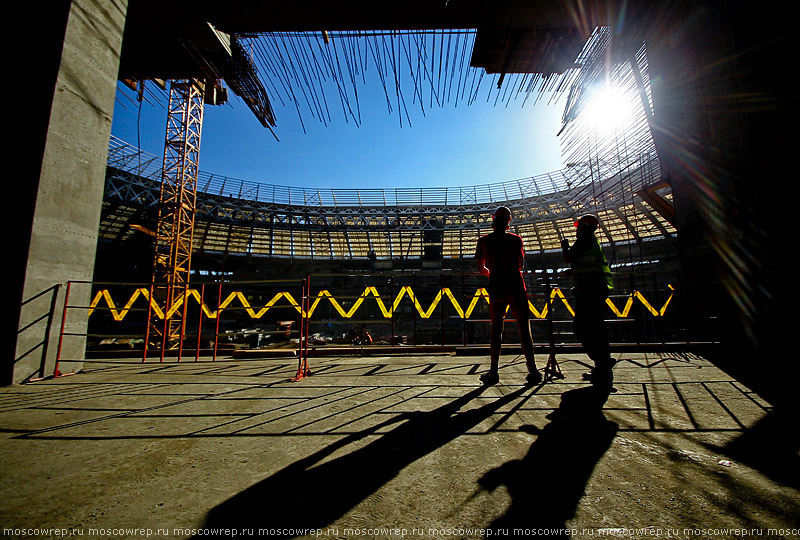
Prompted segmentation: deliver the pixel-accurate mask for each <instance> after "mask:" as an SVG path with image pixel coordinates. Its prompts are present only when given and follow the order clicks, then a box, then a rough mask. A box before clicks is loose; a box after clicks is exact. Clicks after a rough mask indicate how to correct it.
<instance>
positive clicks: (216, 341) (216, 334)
mask: <svg viewBox="0 0 800 540" xmlns="http://www.w3.org/2000/svg"><path fill="white" fill-rule="evenodd" d="M221 305H222V282H221V281H220V282H219V291H218V294H217V325H216V329H215V330H214V356H212V357H211V361H212V362H216V360H217V345H218V344H219V320H220V319H221V318H222V313H221V311H222V310H221V307H220V306H221Z"/></svg>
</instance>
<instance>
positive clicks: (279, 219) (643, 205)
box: [100, 139, 675, 271]
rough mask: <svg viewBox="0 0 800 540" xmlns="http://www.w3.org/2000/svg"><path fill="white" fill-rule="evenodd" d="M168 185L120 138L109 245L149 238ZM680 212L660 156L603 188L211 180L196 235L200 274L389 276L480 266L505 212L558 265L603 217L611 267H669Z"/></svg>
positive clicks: (109, 197) (110, 189)
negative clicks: (588, 223) (215, 264)
mask: <svg viewBox="0 0 800 540" xmlns="http://www.w3.org/2000/svg"><path fill="white" fill-rule="evenodd" d="M159 178H160V163H159V162H158V159H157V158H156V157H155V156H152V155H143V154H142V153H140V152H138V151H137V150H136V149H134V148H132V147H130V146H128V145H126V144H125V143H124V142H122V141H120V140H118V139H114V140H112V145H111V151H110V158H109V167H108V174H107V180H106V193H105V202H104V207H103V217H102V223H101V228H100V236H101V241H105V242H110V243H113V244H116V245H120V244H125V243H126V242H128V241H129V240H131V238H133V237H134V236H136V235H138V234H141V233H139V232H137V227H132V226H131V225H138V226H139V227H145V228H146V225H147V224H152V223H153V222H154V220H155V219H156V215H157V213H156V211H157V203H158V193H159V189H160V180H159ZM669 204H670V195H669V187H668V186H667V185H666V184H662V183H661V182H660V172H659V168H658V160H657V158H656V156H655V155H654V154H645V155H642V156H641V157H639V158H638V159H636V160H634V161H632V162H631V163H630V164H629V165H628V166H627V167H626V169H624V170H620V171H617V172H616V173H615V174H613V175H611V176H610V177H607V178H605V179H603V180H601V181H598V180H593V179H592V178H591V175H590V174H588V173H587V172H586V171H581V170H578V169H577V168H567V169H565V170H562V171H556V172H552V173H547V174H542V175H539V176H535V177H530V178H525V179H520V180H513V181H507V182H501V183H495V184H485V185H475V186H467V187H455V188H453V187H443V188H434V187H431V188H403V189H332V188H326V189H322V188H299V187H285V186H274V185H265V184H259V183H254V182H247V181H244V180H238V179H232V178H228V177H224V176H219V175H214V174H208V173H201V174H200V178H199V179H198V199H197V214H196V222H195V235H194V249H195V253H196V254H197V255H198V257H199V258H198V261H201V262H200V263H199V264H200V266H197V265H195V269H196V270H197V271H201V270H204V268H203V263H202V261H203V260H207V261H211V260H220V261H221V260H222V258H226V259H233V260H236V259H246V260H249V261H258V260H261V261H262V262H263V263H264V264H267V263H266V261H267V260H269V261H270V263H269V264H273V265H285V264H295V263H301V264H310V265H313V264H314V263H315V262H319V263H326V262H327V263H330V262H335V263H338V265H339V266H341V267H342V268H347V267H348V265H351V264H352V263H353V262H354V261H358V260H372V261H374V262H376V263H377V264H378V265H379V266H380V265H382V266H383V267H384V268H392V267H394V266H397V265H398V264H399V265H405V266H406V267H409V265H411V266H416V267H421V266H423V265H422V264H421V262H424V263H426V264H425V265H424V266H429V267H432V268H433V267H441V266H440V264H439V263H441V264H443V265H444V266H447V265H448V261H449V262H451V263H456V262H457V261H463V260H465V259H470V258H471V257H472V255H473V253H474V249H475V243H476V241H477V239H478V237H479V236H481V235H482V234H486V233H487V232H489V231H490V221H491V214H492V212H493V211H494V209H495V208H497V206H500V205H504V206H508V207H509V208H510V209H511V210H512V213H513V215H514V220H513V222H512V229H513V232H515V233H517V234H519V235H520V236H522V238H523V240H524V241H525V246H526V253H527V254H528V255H529V256H530V257H531V258H534V257H540V258H541V257H542V256H544V257H545V258H546V260H547V261H548V263H553V264H554V265H555V266H559V265H560V264H559V263H558V257H553V254H554V253H556V254H557V253H560V248H559V245H560V240H561V239H562V238H570V239H571V238H572V236H573V234H574V233H573V222H574V218H575V216H578V215H580V214H582V213H586V212H592V213H596V214H597V215H598V216H599V217H600V220H601V222H602V230H601V231H599V232H598V235H599V239H600V241H601V243H602V244H603V245H605V246H606V247H607V248H608V249H610V250H611V253H612V254H613V255H610V256H609V258H610V259H612V264H615V265H619V264H629V263H637V262H638V263H641V262H650V263H652V264H656V263H657V261H658V262H661V263H665V262H668V261H670V260H671V259H673V258H674V255H675V250H674V246H673V242H674V238H675V229H674V227H673V226H672V225H671V223H670V216H669V212H668V209H669ZM665 208H666V209H667V210H665ZM665 214H666V215H665ZM559 257H560V255H559ZM414 261H416V262H414ZM427 263H430V264H427ZM328 266H331V265H330V264H329V265H328ZM334 266H335V265H334ZM662 266H663V264H662Z"/></svg>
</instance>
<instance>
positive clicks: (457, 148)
mask: <svg viewBox="0 0 800 540" xmlns="http://www.w3.org/2000/svg"><path fill="white" fill-rule="evenodd" d="M120 87H121V85H120ZM120 93H124V94H127V95H129V96H133V95H134V94H133V93H131V92H130V91H128V90H127V89H124V88H122V87H121V89H120V90H118V99H117V105H116V108H115V111H114V120H113V124H112V134H114V135H115V136H117V137H119V138H121V139H123V140H124V141H126V142H128V143H130V144H134V145H136V144H137V139H138V138H140V140H141V147H142V148H143V149H144V150H145V151H147V152H150V153H152V154H156V155H159V156H160V155H161V153H162V149H163V144H164V141H163V139H164V132H165V127H166V110H165V108H163V107H160V106H153V105H150V104H147V103H145V104H143V106H142V111H141V118H140V120H139V122H138V128H137V116H138V113H139V111H138V108H137V106H136V104H135V103H132V102H131V100H130V99H128V98H126V97H120ZM532 97H533V96H532ZM273 106H274V109H275V114H276V117H277V127H276V128H274V129H275V132H276V134H277V136H278V137H279V139H280V141H276V140H275V137H273V135H272V134H271V133H270V132H269V130H268V129H266V128H264V127H262V126H261V125H260V124H259V123H258V121H257V120H256V119H255V117H254V116H253V114H252V113H251V112H250V109H248V108H247V106H246V105H245V104H244V103H243V102H242V101H240V100H239V99H238V98H236V97H235V96H231V100H230V103H229V104H226V105H222V106H206V108H205V119H204V124H203V133H202V141H201V150H200V169H201V170H203V171H205V172H210V173H215V174H220V175H224V176H229V177H232V178H239V179H243V180H248V181H258V182H262V183H266V184H276V185H283V186H304V187H321V188H360V187H370V188H375V187H382V188H397V187H428V186H458V185H476V184H487V183H496V182H502V181H506V180H514V179H517V178H525V177H529V176H535V175H538V174H542V173H546V172H550V171H555V170H559V169H561V168H563V166H564V165H563V162H562V158H561V151H560V147H559V141H558V139H557V137H556V133H557V132H558V130H559V128H560V118H561V114H562V112H563V100H560V101H558V102H556V103H555V104H548V96H547V95H545V96H543V97H542V98H541V99H540V100H539V101H538V103H536V104H534V103H533V99H529V100H528V102H527V103H526V104H525V105H524V106H522V99H517V100H516V101H515V100H512V101H511V102H510V103H509V104H508V105H507V106H506V105H505V104H498V105H496V106H495V105H493V104H491V103H486V101H485V100H481V99H479V100H477V101H476V102H475V103H473V104H471V105H466V104H465V103H463V102H462V103H459V104H458V106H453V105H452V104H445V105H444V106H442V107H436V106H434V107H433V108H428V107H426V108H425V115H423V114H422V112H421V111H420V108H419V107H416V108H411V107H409V112H410V115H411V121H412V125H411V127H409V126H408V124H407V122H406V120H405V118H404V119H403V127H401V126H400V120H399V118H398V115H397V113H396V111H395V112H394V113H389V112H388V110H387V106H386V99H385V97H384V94H383V90H382V88H381V87H380V85H379V84H372V85H369V84H368V85H367V86H366V87H365V88H364V89H363V90H362V91H361V93H360V110H361V119H362V122H361V125H360V126H357V125H355V124H354V123H353V121H352V120H351V121H350V122H349V123H348V122H347V121H346V120H345V118H344V116H343V114H342V113H341V109H339V110H338V111H337V110H336V108H335V107H334V106H331V108H330V110H331V115H332V120H331V121H330V122H329V123H328V125H327V126H325V125H323V124H322V123H321V122H319V121H318V120H316V119H313V118H311V116H310V115H308V114H305V113H304V114H303V122H304V124H305V128H306V133H304V132H303V129H302V127H301V124H300V121H299V120H298V114H297V112H296V110H295V108H294V106H291V107H283V106H281V105H280V104H279V103H277V104H275V103H274V104H273Z"/></svg>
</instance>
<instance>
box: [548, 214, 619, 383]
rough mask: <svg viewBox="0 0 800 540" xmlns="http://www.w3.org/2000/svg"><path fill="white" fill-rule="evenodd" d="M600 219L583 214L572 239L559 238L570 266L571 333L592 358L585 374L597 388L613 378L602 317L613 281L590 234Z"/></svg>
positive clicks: (593, 237) (606, 263) (611, 381)
mask: <svg viewBox="0 0 800 540" xmlns="http://www.w3.org/2000/svg"><path fill="white" fill-rule="evenodd" d="M599 224H600V222H599V221H598V219H597V217H596V216H593V215H591V214H587V215H585V216H582V217H581V218H580V219H579V220H578V221H576V222H575V227H576V232H575V243H574V244H572V247H570V245H569V240H567V239H564V240H562V241H561V248H562V250H563V253H564V260H565V261H567V262H568V263H570V266H571V268H572V284H573V289H572V291H573V293H574V294H575V318H574V320H573V325H574V328H575V334H576V335H577V336H578V339H579V340H580V342H581V344H582V345H583V349H584V352H585V353H586V354H587V355H588V356H589V358H591V359H592V361H593V362H594V369H593V370H592V372H591V373H590V374H589V375H588V378H590V379H591V381H592V384H593V385H594V386H596V387H599V388H610V387H611V384H612V383H613V382H614V377H613V374H612V367H613V365H614V363H615V361H614V360H613V359H612V358H611V350H610V347H609V344H608V334H607V333H606V323H605V318H604V312H605V304H606V298H608V292H609V291H610V290H611V288H612V287H613V285H614V282H613V280H612V278H611V269H610V268H609V267H608V262H607V261H606V257H605V255H603V250H602V249H600V243H599V242H598V241H597V238H596V237H595V235H594V231H595V230H597V227H598V225H599Z"/></svg>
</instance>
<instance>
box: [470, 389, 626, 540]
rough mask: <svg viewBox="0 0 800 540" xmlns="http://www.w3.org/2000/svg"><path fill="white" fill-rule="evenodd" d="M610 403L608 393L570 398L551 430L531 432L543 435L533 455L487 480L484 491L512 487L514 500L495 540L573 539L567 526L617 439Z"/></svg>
mask: <svg viewBox="0 0 800 540" xmlns="http://www.w3.org/2000/svg"><path fill="white" fill-rule="evenodd" d="M607 399H608V392H604V391H600V390H596V389H595V388H593V387H585V388H578V389H575V390H570V391H568V392H565V393H564V394H563V395H562V396H561V404H560V405H559V407H558V409H556V410H555V411H554V412H553V413H551V414H550V415H548V418H549V419H550V423H549V424H547V425H546V426H545V427H544V428H543V429H541V430H539V429H537V428H535V427H533V426H526V427H527V429H526V431H529V432H530V433H534V434H537V435H538V437H537V438H536V440H535V441H534V442H533V444H532V445H531V448H530V451H529V452H528V454H527V455H526V456H525V457H524V458H522V459H520V460H514V461H509V462H508V463H505V464H503V465H501V466H500V467H497V468H496V469H493V470H491V471H489V472H488V473H486V475H484V477H483V478H481V480H480V481H479V483H480V485H481V487H482V488H483V489H484V490H487V491H493V490H495V489H496V488H498V487H499V486H501V485H502V486H506V488H507V490H508V493H509V495H510V496H511V498H512V500H511V505H510V507H509V508H508V511H507V512H506V513H505V514H504V515H503V516H501V517H499V518H498V519H496V520H495V521H494V522H493V523H492V524H491V525H490V527H489V528H490V529H491V530H492V532H493V535H492V536H503V537H506V538H529V537H532V536H535V537H536V538H540V537H544V538H568V537H569V534H568V531H567V530H566V522H567V520H569V519H570V518H572V517H573V516H574V514H575V509H576V508H577V506H578V502H579V501H580V499H581V497H582V496H583V493H584V491H585V489H586V484H587V482H588V480H589V477H590V476H591V474H592V471H593V470H594V467H595V465H596V464H597V462H598V461H599V460H600V458H602V456H603V454H605V452H606V451H607V450H608V448H609V446H610V445H611V441H612V440H613V439H614V437H615V436H616V433H617V429H618V426H617V424H616V423H614V422H610V421H608V420H606V418H605V416H604V415H603V411H602V408H603V404H604V403H605V402H606V400H607ZM515 530H516V534H515ZM548 531H549V533H548Z"/></svg>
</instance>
